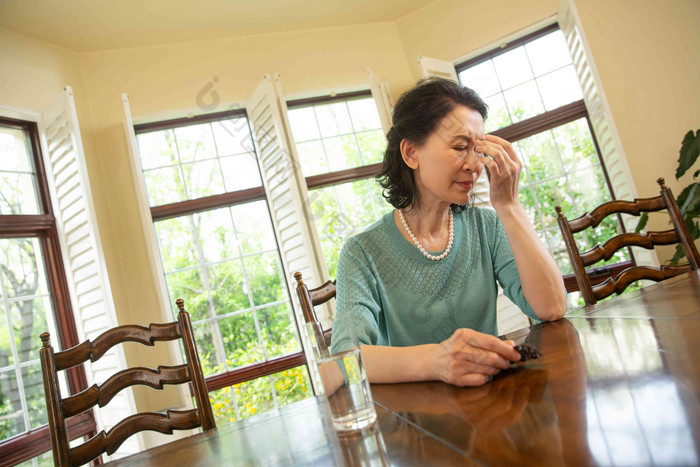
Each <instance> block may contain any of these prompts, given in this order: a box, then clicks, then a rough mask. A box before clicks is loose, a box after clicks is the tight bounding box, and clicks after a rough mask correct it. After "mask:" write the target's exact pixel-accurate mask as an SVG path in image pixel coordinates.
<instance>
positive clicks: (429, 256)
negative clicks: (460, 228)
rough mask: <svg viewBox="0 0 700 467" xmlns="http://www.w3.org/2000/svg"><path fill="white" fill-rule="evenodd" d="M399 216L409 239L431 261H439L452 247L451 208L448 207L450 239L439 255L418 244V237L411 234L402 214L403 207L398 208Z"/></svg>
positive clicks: (453, 228)
mask: <svg viewBox="0 0 700 467" xmlns="http://www.w3.org/2000/svg"><path fill="white" fill-rule="evenodd" d="M398 211H399V217H400V218H401V223H402V224H403V227H404V229H406V232H407V233H408V236H409V237H411V240H413V243H415V244H416V246H417V247H418V250H420V252H421V253H423V256H425V257H426V258H428V259H431V260H433V261H440V260H441V259H443V258H444V257H445V256H447V255H448V254H449V253H450V250H451V249H452V242H453V241H454V238H455V221H454V217H453V215H452V209H450V221H449V223H450V240H449V241H448V242H447V248H445V251H443V252H442V254H441V255H437V256H433V255H431V254H430V253H428V252H427V251H426V249H425V248H423V245H421V244H420V242H419V241H418V239H417V238H416V236H415V235H413V232H411V229H410V228H409V227H408V223H407V222H406V218H405V217H404V215H403V209H399V210H398Z"/></svg>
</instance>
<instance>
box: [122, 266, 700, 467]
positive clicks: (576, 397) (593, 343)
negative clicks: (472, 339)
mask: <svg viewBox="0 0 700 467" xmlns="http://www.w3.org/2000/svg"><path fill="white" fill-rule="evenodd" d="M698 335H700V275H699V274H698V273H691V274H687V275H685V276H679V277H676V278H674V279H671V280H668V281H665V282H662V283H659V284H655V285H652V286H650V287H647V288H644V289H642V290H639V291H636V292H633V293H630V294H625V295H622V296H620V297H616V298H613V299H610V300H606V301H603V302H599V303H598V304H596V305H594V306H592V307H588V308H583V309H580V310H574V311H572V312H570V313H569V314H567V317H566V318H565V319H562V320H559V321H556V322H551V323H542V324H538V325H535V326H532V327H530V328H528V329H523V330H520V331H517V332H515V333H511V334H509V335H507V336H504V338H509V339H513V340H515V341H516V343H528V344H532V345H534V346H536V347H537V348H539V349H541V351H542V352H543V353H544V356H543V357H542V358H541V359H538V360H531V361H528V362H522V363H519V364H516V365H513V367H511V369H509V370H507V371H504V372H502V373H501V374H499V375H498V376H496V377H495V378H494V379H493V380H492V381H491V382H490V383H488V384H486V385H484V386H481V387H476V388H458V387H455V386H451V385H448V384H443V383H438V382H430V383H405V384H374V385H372V393H373V396H374V400H375V406H376V408H377V423H376V425H375V426H374V427H373V428H372V429H370V430H366V431H363V432H361V433H356V434H355V435H352V436H339V435H338V434H336V432H335V431H334V430H333V428H332V424H331V422H330V418H329V414H328V410H327V402H326V401H325V398H324V397H322V396H321V397H314V398H312V399H307V400H305V401H301V402H297V403H295V404H292V405H289V406H287V407H283V408H282V409H279V410H275V411H272V412H270V413H267V414H263V415H259V416H256V417H251V418H250V419H247V420H243V421H239V422H237V423H234V424H231V425H229V426H224V427H220V428H219V429H217V430H215V431H214V432H212V433H203V434H200V435H195V436H192V437H189V438H185V439H181V440H178V441H175V442H173V443H170V444H166V445H163V446H160V447H157V448H154V449H150V450H148V451H145V452H142V453H139V454H136V455H134V456H131V457H128V458H125V459H121V460H118V461H115V462H114V463H113V464H114V465H128V466H136V465H139V466H156V465H158V466H162V465H203V466H208V465H211V466H214V465H216V466H219V465H389V464H391V465H420V466H424V465H439V466H444V465H477V464H479V465H483V464H486V465H547V466H556V465H610V464H622V465H650V464H663V465H697V464H698V459H700V401H699V400H700V398H699V395H700V366H699V365H698V363H697V362H696V361H697V360H696V359H697V358H698V356H700V344H699V342H700V340H699V339H698Z"/></svg>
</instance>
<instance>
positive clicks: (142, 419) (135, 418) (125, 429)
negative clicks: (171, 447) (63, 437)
mask: <svg viewBox="0 0 700 467" xmlns="http://www.w3.org/2000/svg"><path fill="white" fill-rule="evenodd" d="M198 426H200V420H199V413H198V411H197V409H190V410H167V411H166V413H165V414H162V413H157V412H144V413H140V414H136V415H132V416H130V417H127V418H125V419H124V420H122V421H121V422H119V423H118V424H117V425H115V426H114V428H112V429H111V430H109V432H105V431H104V430H102V431H100V432H99V433H98V434H97V435H96V436H94V437H92V438H90V439H89V440H88V441H86V442H85V443H84V444H82V445H80V446H78V447H76V448H74V449H72V450H71V459H72V461H73V463H74V464H75V465H81V464H85V463H87V462H90V461H91V460H92V459H93V458H94V457H92V453H94V452H105V453H107V454H109V455H111V454H114V453H115V452H116V451H117V449H119V446H121V445H122V443H123V442H124V441H125V440H126V439H127V438H128V437H129V436H131V435H133V434H135V433H138V432H141V431H144V430H151V431H157V432H159V433H163V434H166V435H167V434H172V433H173V430H191V429H193V428H197V427H198Z"/></svg>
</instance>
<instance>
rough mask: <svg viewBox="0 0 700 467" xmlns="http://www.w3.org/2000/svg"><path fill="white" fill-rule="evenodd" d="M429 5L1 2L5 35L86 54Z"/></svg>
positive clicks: (373, 17)
mask: <svg viewBox="0 0 700 467" xmlns="http://www.w3.org/2000/svg"><path fill="white" fill-rule="evenodd" d="M430 1H432V0H196V1H195V0H0V27H4V28H6V29H10V30H12V31H15V32H18V33H21V34H26V35H28V36H32V37H35V38H37V39H41V40H43V41H46V42H50V43H52V44H56V45H60V46H63V47H67V48H69V49H72V50H75V51H79V52H86V51H94V50H104V49H115V48H123V47H138V46H146V45H156V44H167V43H172V42H180V41H191V40H198V39H215V38H221V37H233V36H243V35H250V34H267V33H272V32H280V31H291V30H295V29H307V28H318V27H328V26H343V25H350V24H362V23H375V22H382V21H394V20H396V19H398V18H400V17H402V16H404V15H406V14H407V13H410V12H411V11H414V10H416V9H417V8H420V7H421V6H423V5H425V4H428V3H430Z"/></svg>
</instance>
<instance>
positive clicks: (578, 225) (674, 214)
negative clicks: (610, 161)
mask: <svg viewBox="0 0 700 467" xmlns="http://www.w3.org/2000/svg"><path fill="white" fill-rule="evenodd" d="M656 182H657V183H658V184H659V186H660V187H661V191H660V193H661V194H660V195H659V196H656V197H653V198H638V199H635V200H634V201H609V202H607V203H604V204H601V205H600V206H598V207H597V208H595V209H594V210H593V211H591V213H590V214H589V213H586V214H584V215H582V216H581V217H579V218H577V219H574V220H571V221H569V220H567V219H566V217H564V216H563V215H562V213H561V208H560V207H559V206H557V207H556V208H555V209H556V211H557V222H558V223H559V229H560V230H561V233H562V236H563V237H564V243H565V244H566V249H567V251H568V252H569V258H571V264H572V265H573V268H574V274H575V275H576V282H577V283H578V286H579V290H580V291H581V295H582V296H583V299H584V301H585V302H586V305H592V304H594V303H596V302H597V301H598V300H601V299H603V298H605V297H607V296H609V295H611V294H612V293H613V292H615V293H617V294H620V293H622V292H623V291H624V290H625V289H626V288H627V286H628V285H629V284H631V283H633V282H636V281H638V280H640V279H650V280H653V281H656V282H658V281H662V280H665V279H668V278H670V277H673V276H677V275H679V274H682V273H684V272H688V271H691V270H697V269H700V255H698V251H697V249H696V248H695V244H694V243H693V237H692V236H691V235H690V232H689V231H688V227H687V226H686V224H685V222H684V220H683V217H682V215H681V212H680V209H678V204H677V203H676V200H675V199H674V197H673V193H671V190H670V189H669V188H668V187H667V186H666V185H665V183H664V179H663V178H659V179H658V180H657V181H656ZM663 209H666V210H667V211H668V214H669V216H670V217H671V223H672V224H673V228H672V229H669V230H664V231H661V232H652V231H650V232H648V233H647V234H646V235H642V234H639V233H623V234H620V235H617V236H615V237H613V238H611V239H610V240H608V241H607V242H605V245H604V246H601V245H600V244H598V245H596V246H595V247H594V248H591V249H590V250H588V251H586V252H584V253H579V251H578V248H577V246H576V243H575V241H574V236H573V234H574V233H576V232H581V231H582V230H585V229H587V228H589V227H592V228H595V227H596V226H598V224H600V223H601V221H602V220H603V219H604V218H605V217H606V216H608V215H610V214H615V213H626V214H632V215H635V216H639V215H641V213H643V212H654V211H661V210H663ZM678 243H680V244H681V246H682V247H683V251H684V253H685V256H686V258H687V259H688V264H685V265H681V266H661V267H660V268H653V267H648V266H632V267H629V268H627V269H624V270H623V271H621V272H620V273H619V274H618V275H617V276H616V277H615V278H614V279H613V278H608V279H606V280H605V281H604V282H602V283H600V284H598V285H595V286H593V285H592V283H591V279H590V277H589V276H588V274H586V270H585V268H586V266H590V265H592V264H595V263H597V262H598V261H601V260H608V259H610V258H612V256H613V254H614V253H615V252H616V251H618V250H620V249H622V248H625V247H627V246H639V247H642V248H646V249H647V250H651V249H653V248H654V245H672V244H678Z"/></svg>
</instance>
